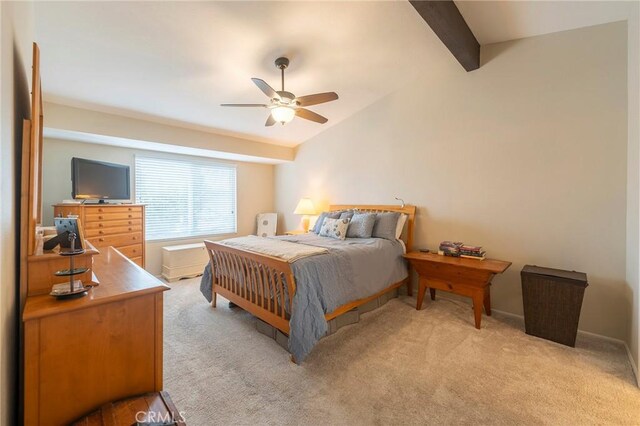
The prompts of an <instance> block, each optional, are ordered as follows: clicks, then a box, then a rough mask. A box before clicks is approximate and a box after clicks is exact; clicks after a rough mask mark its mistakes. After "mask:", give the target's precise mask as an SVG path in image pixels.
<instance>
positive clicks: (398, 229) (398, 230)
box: [396, 213, 408, 240]
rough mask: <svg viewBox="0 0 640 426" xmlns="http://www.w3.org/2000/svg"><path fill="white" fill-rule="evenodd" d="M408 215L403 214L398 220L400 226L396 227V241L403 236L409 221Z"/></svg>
mask: <svg viewBox="0 0 640 426" xmlns="http://www.w3.org/2000/svg"><path fill="white" fill-rule="evenodd" d="M407 217H408V216H407V215H406V214H404V213H403V214H401V215H400V217H399V218H398V224H397V225H396V240H399V239H400V237H401V236H402V230H403V229H404V224H405V222H406V221H407Z"/></svg>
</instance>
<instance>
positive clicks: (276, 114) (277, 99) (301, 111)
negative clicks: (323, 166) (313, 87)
mask: <svg viewBox="0 0 640 426" xmlns="http://www.w3.org/2000/svg"><path fill="white" fill-rule="evenodd" d="M275 64H276V67H277V68H279V69H280V72H281V76H282V77H281V79H282V90H279V91H276V90H274V89H273V88H272V87H271V86H269V85H268V84H267V83H266V82H265V81H264V80H261V79H259V78H252V79H251V80H252V81H253V82H254V83H255V84H256V86H258V88H259V89H260V90H262V91H263V92H264V94H265V95H267V96H268V97H269V103H268V104H220V106H223V107H259V108H268V109H269V110H271V113H270V114H269V118H267V122H266V123H264V125H265V126H273V125H274V124H276V123H277V122H280V123H282V124H285V123H288V122H290V121H291V120H293V118H294V117H295V116H296V115H297V116H298V117H300V118H304V119H305V120H311V121H315V122H316V123H320V124H324V123H326V122H327V121H329V120H327V118H325V117H323V116H321V115H320V114H316V113H315V112H313V111H310V110H308V109H306V108H303V107H307V106H311V105H318V104H323V103H325V102H331V101H335V100H336V99H338V94H337V93H335V92H325V93H316V94H313V95H307V96H300V97H296V96H295V95H294V94H293V93H291V92H286V91H285V90H284V70H285V69H286V68H287V67H288V66H289V59H288V58H285V57H280V58H278V59H276V62H275Z"/></svg>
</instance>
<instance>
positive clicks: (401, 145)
mask: <svg viewBox="0 0 640 426" xmlns="http://www.w3.org/2000/svg"><path fill="white" fill-rule="evenodd" d="M626 40H627V33H626V24H625V23H614V24H607V25H602V26H595V27H590V28H584V29H579V30H574V31H567V32H561V33H556V34H550V35H545V36H539V37H533V38H528V39H522V40H516V41H510V42H505V43H499V44H495V45H488V46H484V47H483V49H482V56H483V66H482V67H481V68H480V69H479V70H476V71H473V72H471V73H466V72H464V70H463V69H462V67H460V66H459V65H458V64H454V63H453V62H454V61H451V62H450V63H447V64H444V65H443V67H444V68H442V69H433V68H425V69H424V70H423V77H422V78H420V79H418V80H417V81H412V82H408V84H407V86H406V88H404V89H402V90H399V91H397V92H395V93H393V94H391V95H390V96H388V97H387V98H385V99H383V100H381V101H379V102H377V103H375V104H373V105H371V106H370V107H368V108H367V109H365V110H363V111H361V112H359V113H358V114H356V115H354V116H353V117H351V118H350V119H348V120H346V121H344V122H342V123H340V124H338V125H336V126H335V127H332V128H330V129H328V130H327V131H325V132H324V133H322V134H320V135H319V136H317V137H315V138H313V139H311V140H309V141H308V142H305V143H304V144H302V145H301V146H299V148H298V151H297V154H296V159H295V161H294V162H293V163H289V164H284V165H278V166H276V208H277V210H278V211H282V212H285V223H284V224H283V225H282V227H281V228H282V229H285V228H292V227H296V226H297V225H298V221H299V217H297V216H295V215H293V214H290V213H289V212H291V211H293V209H294V207H295V203H296V202H297V200H298V199H299V198H300V197H301V196H304V195H308V196H311V197H312V198H313V199H314V201H316V202H318V203H320V204H326V203H328V202H331V203H337V204H342V203H358V204H390V203H391V204H392V203H394V202H395V201H394V196H398V197H402V198H404V199H405V200H406V202H407V203H410V204H415V205H417V206H418V216H417V222H416V224H417V229H416V235H415V237H416V239H415V242H416V246H417V247H429V248H432V249H433V248H436V247H437V245H438V243H439V242H440V241H442V240H446V239H452V240H460V241H465V242H468V243H473V244H482V245H484V246H485V248H486V249H487V250H488V253H489V255H490V257H495V258H498V259H505V260H510V261H512V262H513V266H512V267H511V268H510V269H509V270H508V271H507V273H505V274H504V275H503V276H499V277H496V279H495V280H494V286H493V287H492V299H493V304H494V306H495V308H496V309H499V310H504V311H508V312H512V313H516V314H521V313H522V297H521V290H520V277H519V271H520V270H521V269H522V267H523V265H524V264H537V265H545V266H550V267H556V268H563V269H573V270H579V271H584V272H586V273H587V274H588V276H589V281H590V286H589V288H588V289H587V291H586V296H585V300H584V305H583V310H582V317H581V321H580V328H581V329H583V330H587V331H591V332H594V333H598V334H602V335H606V336H611V337H614V338H617V339H627V338H628V336H629V323H630V317H631V309H632V307H631V305H632V301H631V298H630V296H629V288H628V286H627V284H626V276H625V273H626V271H625V263H626V262H625V261H626V259H625V256H626V250H625V249H626V247H625V244H626V238H625V230H626V195H627V194H626V180H627V174H626V160H627V156H626V150H627V100H626V98H627V84H626V81H627V62H626V57H627V44H626Z"/></svg>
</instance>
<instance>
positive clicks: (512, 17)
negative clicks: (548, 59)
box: [455, 0, 637, 45]
mask: <svg viewBox="0 0 640 426" xmlns="http://www.w3.org/2000/svg"><path fill="white" fill-rule="evenodd" d="M633 1H637V0H632V1H566V0H565V1H540V0H538V1H456V2H455V3H456V6H458V10H460V13H461V14H462V16H463V17H464V19H465V21H466V22H467V25H469V28H471V31H473V34H474V35H475V36H476V39H478V42H480V44H481V45H482V44H489V43H498V42H501V41H507V40H516V39H519V38H525V37H532V36H537V35H542V34H549V33H555V32H558V31H566V30H572V29H576V28H582V27H589V26H592V25H599V24H605V23H607V22H616V21H622V20H625V19H627V18H628V16H629V13H630V10H631V6H632V3H633Z"/></svg>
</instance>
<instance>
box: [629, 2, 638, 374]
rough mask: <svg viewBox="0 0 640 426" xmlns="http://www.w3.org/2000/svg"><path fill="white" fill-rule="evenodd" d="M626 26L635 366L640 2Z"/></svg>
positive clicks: (632, 5) (635, 349)
mask: <svg viewBox="0 0 640 426" xmlns="http://www.w3.org/2000/svg"><path fill="white" fill-rule="evenodd" d="M629 8H630V12H629V20H628V23H627V51H628V55H627V56H628V58H627V86H628V87H627V89H628V98H627V99H628V132H627V133H628V135H627V136H628V144H627V283H628V284H629V288H630V290H631V298H632V313H631V327H630V330H629V337H628V340H627V341H628V342H629V348H630V350H631V355H632V357H633V360H634V362H635V366H636V379H637V380H638V385H640V375H638V370H637V366H638V364H639V362H638V361H639V359H638V357H639V354H640V326H639V324H640V270H639V269H640V247H639V246H640V206H639V197H640V170H639V168H640V3H638V2H630V3H629Z"/></svg>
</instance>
